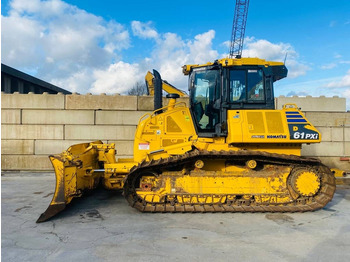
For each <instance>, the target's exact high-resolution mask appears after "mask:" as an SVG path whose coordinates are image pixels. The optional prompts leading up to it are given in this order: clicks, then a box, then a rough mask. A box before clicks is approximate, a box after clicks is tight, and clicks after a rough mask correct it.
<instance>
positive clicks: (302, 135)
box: [288, 124, 319, 140]
mask: <svg viewBox="0 0 350 262" xmlns="http://www.w3.org/2000/svg"><path fill="white" fill-rule="evenodd" d="M288 127H289V133H290V139H291V140H317V139H318V138H319V137H318V136H319V134H318V132H316V131H313V130H310V129H307V128H306V125H305V124H292V125H291V124H289V125H288Z"/></svg>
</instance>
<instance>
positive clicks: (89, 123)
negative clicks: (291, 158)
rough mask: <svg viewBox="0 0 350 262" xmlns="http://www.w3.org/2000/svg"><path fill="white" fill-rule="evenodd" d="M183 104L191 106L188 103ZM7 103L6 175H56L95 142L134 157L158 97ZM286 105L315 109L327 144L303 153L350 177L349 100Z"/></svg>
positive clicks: (6, 97) (12, 97) (16, 97)
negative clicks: (69, 153) (80, 147)
mask: <svg viewBox="0 0 350 262" xmlns="http://www.w3.org/2000/svg"><path fill="white" fill-rule="evenodd" d="M177 101H178V102H184V103H186V104H187V105H188V98H180V99H178V100H177ZM1 102H2V105H1V106H2V110H1V124H2V128H1V140H2V146H1V154H2V156H1V159H2V166H1V168H2V170H52V166H51V164H50V162H49V159H48V155H49V154H58V153H60V152H62V151H63V150H65V149H67V148H68V147H69V146H71V145H72V144H77V143H84V142H91V141H94V140H102V141H103V142H105V143H115V144H116V148H117V158H130V157H132V155H133V139H134V133H135V130H136V126H137V124H138V120H139V118H140V117H141V116H142V115H144V114H145V113H151V112H152V109H153V97H148V96H141V97H136V96H120V95H76V94H73V95H62V94H58V95H48V94H42V95H36V94H27V95H24V94H2V95H1ZM167 103H168V99H166V98H164V99H163V104H164V105H166V104H167ZM283 103H296V104H297V105H298V106H300V104H301V106H300V107H302V109H303V110H306V109H309V110H310V111H306V117H307V118H308V119H309V120H310V121H311V123H313V124H314V125H315V126H316V127H317V128H318V129H319V130H320V132H321V134H322V141H323V142H322V143H321V144H315V145H304V146H303V149H302V154H303V155H305V156H312V157H319V158H320V159H322V161H324V162H325V163H326V164H328V165H330V166H331V167H338V168H342V169H345V170H347V171H349V172H350V162H346V161H340V157H344V156H345V157H346V156H350V113H347V112H345V99H343V98H338V97H334V98H325V97H320V98H310V97H306V98H298V97H291V98H289V97H288V98H286V97H278V98H276V105H277V107H279V108H281V107H282V104H283ZM307 106H308V107H307ZM315 110H318V111H319V112H316V111H315Z"/></svg>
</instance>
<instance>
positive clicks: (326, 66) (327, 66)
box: [320, 63, 337, 70]
mask: <svg viewBox="0 0 350 262" xmlns="http://www.w3.org/2000/svg"><path fill="white" fill-rule="evenodd" d="M336 66H337V64H336V63H330V64H326V65H323V66H321V67H320V68H321V69H322V70H329V69H333V68H335V67H336Z"/></svg>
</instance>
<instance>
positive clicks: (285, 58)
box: [283, 52, 288, 65]
mask: <svg viewBox="0 0 350 262" xmlns="http://www.w3.org/2000/svg"><path fill="white" fill-rule="evenodd" d="M287 56H288V52H286V56H285V57H284V62H283V64H284V65H286V60H287Z"/></svg>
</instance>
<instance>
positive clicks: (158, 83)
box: [37, 57, 335, 222]
mask: <svg viewBox="0 0 350 262" xmlns="http://www.w3.org/2000/svg"><path fill="white" fill-rule="evenodd" d="M183 73H184V74H185V75H188V76H189V106H186V104H185V103H183V102H177V101H176V99H177V98H178V97H179V96H180V95H183V93H182V92H181V91H180V90H178V89H176V88H175V89H172V88H171V87H172V86H171V85H169V86H170V89H168V92H169V94H168V95H167V97H168V98H169V103H168V105H166V106H163V105H162V91H163V89H166V88H169V86H165V84H164V83H166V82H164V81H162V79H161V77H160V75H159V73H158V72H157V71H155V70H154V72H153V75H149V74H148V77H146V80H147V82H148V84H149V85H151V86H152V90H153V94H154V102H155V103H154V104H155V108H154V111H153V113H147V114H145V115H144V116H142V117H141V118H140V120H139V123H138V125H137V130H136V133H135V139H134V157H133V158H131V159H116V156H115V155H116V150H117V149H116V148H115V145H114V144H104V143H102V142H101V141H96V142H92V143H84V144H78V145H73V146H71V147H70V148H68V150H66V151H64V152H63V153H61V154H59V155H52V156H50V159H51V162H52V164H53V166H54V169H55V175H56V189H55V193H54V196H53V199H52V201H51V203H50V205H49V207H48V209H47V210H46V211H45V212H44V213H43V214H42V215H41V216H40V217H39V219H38V220H37V222H43V221H46V220H47V219H49V218H51V217H52V216H54V215H55V214H57V213H59V212H60V211H62V210H63V209H65V207H66V206H67V205H68V204H69V203H70V202H71V201H72V199H74V198H77V197H81V196H83V195H84V193H86V192H88V191H91V190H93V189H94V188H96V187H97V186H98V185H100V184H102V185H103V186H104V187H105V188H106V189H111V190H120V191H123V194H124V197H125V198H126V200H127V202H128V203H129V205H130V206H131V207H134V208H136V209H137V210H140V211H142V212H304V211H312V210H316V209H320V208H322V207H324V206H325V205H326V204H327V203H328V202H329V201H330V200H331V199H332V197H333V194H334V191H335V178H334V174H333V173H332V172H331V170H330V169H329V168H328V167H326V166H324V165H323V164H322V163H321V162H320V161H319V160H318V159H314V158H306V157H302V156H301V147H302V144H311V143H319V142H320V141H321V135H320V133H319V132H318V131H317V129H316V128H315V127H314V126H313V125H312V124H311V123H310V122H309V121H308V120H307V119H306V117H305V115H304V114H303V113H302V112H301V111H300V110H299V109H298V107H297V106H296V105H295V104H286V105H284V106H283V109H281V110H276V109H275V105H274V91H273V90H274V89H273V85H274V82H275V81H277V80H280V79H282V78H284V77H286V76H287V68H286V67H285V65H284V63H281V62H271V61H265V60H262V59H258V58H239V57H238V58H224V59H220V60H216V61H214V62H212V63H207V64H203V65H185V66H184V67H183ZM166 84H167V83H166Z"/></svg>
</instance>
